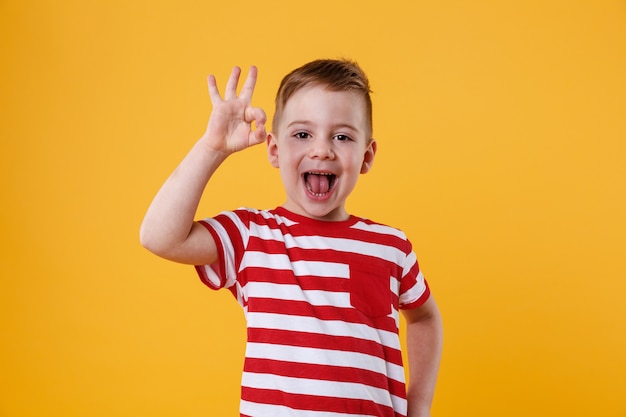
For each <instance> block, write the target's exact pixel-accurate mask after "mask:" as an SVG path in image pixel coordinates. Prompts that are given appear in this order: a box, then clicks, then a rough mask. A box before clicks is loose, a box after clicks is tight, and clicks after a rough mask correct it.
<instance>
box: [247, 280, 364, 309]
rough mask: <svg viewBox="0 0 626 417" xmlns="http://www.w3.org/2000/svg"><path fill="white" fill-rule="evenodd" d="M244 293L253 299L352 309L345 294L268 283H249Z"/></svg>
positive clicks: (348, 296)
mask: <svg viewBox="0 0 626 417" xmlns="http://www.w3.org/2000/svg"><path fill="white" fill-rule="evenodd" d="M245 291H246V292H247V293H248V294H254V297H255V298H272V299H276V300H292V301H307V302H308V303H309V304H311V305H314V306H333V307H338V308H351V307H352V306H351V304H350V294H349V293H347V292H332V291H322V290H303V289H302V288H301V287H299V286H298V285H290V284H273V283H269V282H249V283H248V284H246V287H245Z"/></svg>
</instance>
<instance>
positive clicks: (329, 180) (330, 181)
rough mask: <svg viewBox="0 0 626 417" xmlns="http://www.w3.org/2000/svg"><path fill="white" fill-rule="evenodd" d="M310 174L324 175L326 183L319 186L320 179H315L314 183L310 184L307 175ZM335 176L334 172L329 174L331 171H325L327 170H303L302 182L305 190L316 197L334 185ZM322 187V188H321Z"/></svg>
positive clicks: (322, 194) (325, 192)
mask: <svg viewBox="0 0 626 417" xmlns="http://www.w3.org/2000/svg"><path fill="white" fill-rule="evenodd" d="M311 175H315V176H316V177H318V178H319V177H325V182H326V185H325V186H320V182H319V181H320V180H319V179H317V180H316V181H314V182H315V184H313V185H312V184H311V183H310V182H309V177H310V176H311ZM335 178H336V175H335V174H331V173H327V172H316V171H309V172H305V174H304V182H305V185H306V188H307V190H308V191H309V192H310V193H311V194H312V195H314V196H316V197H323V196H324V195H326V194H327V193H328V192H329V191H330V190H331V189H332V188H333V186H334V184H335ZM322 189H323V190H322Z"/></svg>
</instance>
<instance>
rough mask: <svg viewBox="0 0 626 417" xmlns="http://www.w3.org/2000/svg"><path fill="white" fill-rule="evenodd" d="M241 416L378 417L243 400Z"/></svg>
mask: <svg viewBox="0 0 626 417" xmlns="http://www.w3.org/2000/svg"><path fill="white" fill-rule="evenodd" d="M239 411H240V412H241V414H245V415H248V416H254V417H294V416H297V417H376V416H371V415H366V414H347V413H331V412H328V411H312V410H294V409H292V408H289V407H286V406H283V405H273V404H259V403H253V402H249V401H244V400H241V403H240V409H239Z"/></svg>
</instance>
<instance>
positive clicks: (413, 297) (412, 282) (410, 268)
mask: <svg viewBox="0 0 626 417" xmlns="http://www.w3.org/2000/svg"><path fill="white" fill-rule="evenodd" d="M428 297H430V289H429V287H428V283H427V282H426V280H425V279H424V275H423V274H422V271H421V270H420V267H419V263H418V262H417V257H416V255H415V253H414V252H413V251H412V250H411V252H410V253H409V254H408V255H407V257H406V259H405V264H404V269H403V275H402V279H401V280H400V305H399V306H400V308H401V309H404V310H408V309H412V308H417V307H419V306H421V305H422V304H424V303H425V302H426V300H428Z"/></svg>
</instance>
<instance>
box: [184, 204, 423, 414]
mask: <svg viewBox="0 0 626 417" xmlns="http://www.w3.org/2000/svg"><path fill="white" fill-rule="evenodd" d="M202 224H203V225H204V226H205V227H206V228H207V229H208V230H209V231H210V232H211V234H212V235H213V238H214V239H215V242H216V244H217V247H218V251H219V254H220V256H219V261H218V262H217V263H215V264H212V265H204V266H196V269H197V271H198V273H199V275H200V278H201V279H202V281H203V282H204V283H205V284H207V285H208V286H209V287H211V288H213V289H219V288H228V289H230V291H231V292H232V293H233V295H235V297H236V298H237V300H238V302H239V303H240V304H241V306H242V307H243V309H244V313H245V316H246V321H247V329H248V331H247V333H248V336H247V338H248V340H247V345H246V357H245V363H244V370H243V376H242V387H241V406H240V413H241V416H251V417H287V416H289V417H331V416H333V417H335V416H336V417H348V416H350V417H355V416H358V417H363V416H377V417H383V416H384V417H386V416H389V417H399V416H405V415H406V390H405V379H404V370H403V365H402V356H401V352H400V340H399V338H398V327H399V317H398V310H399V309H400V308H415V307H418V306H420V305H421V304H423V303H424V302H425V301H426V299H427V298H428V297H429V294H430V292H429V289H428V285H427V283H426V281H425V280H424V277H423V275H422V274H421V272H420V270H419V266H418V263H417V259H416V257H415V254H414V252H413V250H412V247H411V244H410V242H409V241H408V240H407V238H406V236H405V235H404V234H403V233H402V232H400V231H399V230H397V229H394V228H391V227H388V226H384V225H381V224H378V223H374V222H372V221H369V220H366V219H361V218H357V217H354V216H351V217H350V218H349V219H348V220H346V221H343V222H323V221H318V220H314V219H310V218H307V217H304V216H300V215H296V214H294V213H291V212H289V211H287V210H285V209H284V208H282V207H279V208H277V209H274V210H269V211H259V210H253V209H239V210H236V211H233V212H224V213H221V214H220V215H218V216H216V217H215V218H213V219H206V220H204V221H203V222H202Z"/></svg>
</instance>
